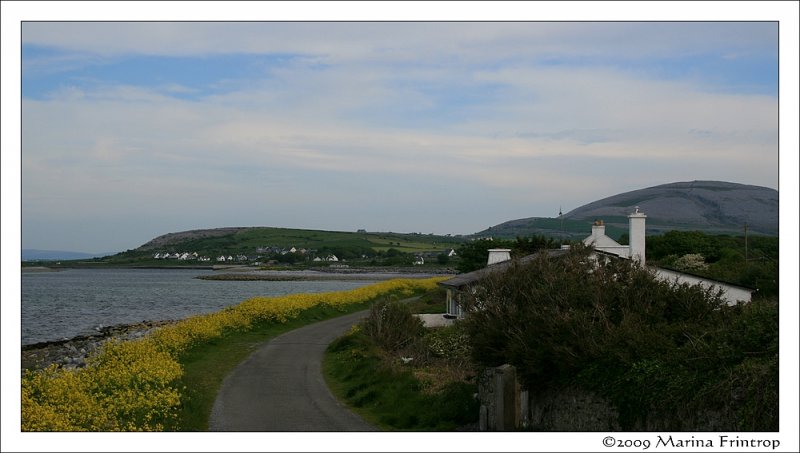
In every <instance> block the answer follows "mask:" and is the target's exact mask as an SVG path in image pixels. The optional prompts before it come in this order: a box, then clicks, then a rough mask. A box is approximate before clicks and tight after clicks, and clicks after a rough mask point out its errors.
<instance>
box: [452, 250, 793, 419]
mask: <svg viewBox="0 0 800 453" xmlns="http://www.w3.org/2000/svg"><path fill="white" fill-rule="evenodd" d="M590 253H591V250H590V249H585V248H582V247H573V249H572V250H571V251H570V252H569V253H568V254H567V255H566V256H564V257H561V258H557V259H555V258H548V256H547V255H546V254H541V255H538V256H537V257H536V259H534V260H532V261H531V262H529V263H527V264H524V265H522V264H519V263H516V264H513V265H512V266H511V267H510V268H509V269H508V271H507V272H505V273H503V274H494V275H490V276H489V277H487V278H486V279H485V280H484V281H482V282H481V283H480V286H479V287H475V288H474V290H473V291H472V292H471V294H469V296H468V297H467V301H466V308H467V311H468V314H467V317H466V319H465V321H464V323H463V324H464V327H465V328H466V329H467V331H468V332H469V335H470V340H471V347H472V351H473V353H472V356H473V359H474V360H475V361H477V362H478V363H481V364H483V365H485V366H498V365H501V364H503V363H510V364H512V365H514V366H516V367H517V369H518V373H519V375H520V378H521V380H522V381H523V383H524V384H525V385H526V386H528V387H529V388H531V389H535V390H537V391H544V390H546V389H554V390H557V389H559V388H564V387H567V386H569V385H574V384H577V385H579V386H583V387H584V388H587V389H590V390H593V391H596V392H598V393H600V394H601V395H603V396H605V397H607V398H609V399H610V400H611V401H612V403H613V404H614V405H616V406H617V407H618V409H619V411H620V422H621V424H622V426H623V428H625V429H632V428H633V427H634V426H636V422H637V421H641V420H642V419H644V418H646V417H647V416H648V414H653V413H655V414H659V415H660V416H664V417H667V419H669V420H670V422H671V423H673V428H678V429H691V428H692V426H685V424H684V420H682V417H681V414H685V413H687V412H686V411H691V410H694V411H695V412H699V411H703V410H710V409H715V410H716V409H720V408H724V411H723V412H726V411H727V413H735V414H736V415H735V420H734V421H733V422H730V423H729V425H728V426H730V429H738V427H745V426H746V427H749V428H756V427H759V429H764V428H765V427H771V428H768V429H777V415H775V417H774V418H772V417H771V415H769V413H768V412H767V413H765V412H764V411H765V410H768V409H767V407H768V402H773V401H774V402H775V403H776V404H777V380H774V381H770V379H772V378H774V377H776V376H777V374H776V373H777V353H778V351H777V325H778V321H777V320H778V316H777V303H775V302H771V303H770V302H753V303H750V304H745V305H737V306H733V307H729V306H727V305H725V304H724V303H723V302H722V300H721V298H720V293H718V292H714V291H712V290H709V289H703V288H702V287H700V286H690V285H686V284H677V283H670V282H665V281H661V280H658V279H656V278H655V277H654V276H653V275H652V274H651V273H650V272H649V271H647V270H646V269H642V268H640V267H638V266H636V265H633V264H632V263H631V262H630V261H627V260H611V261H608V262H605V263H603V262H601V263H596V262H595V261H594V260H593V259H592V258H591V256H590ZM468 293H470V292H468ZM756 359H757V360H756ZM732 373H736V378H735V379H734V378H733V376H734V375H733V374H732ZM734 388H735V389H740V390H737V392H738V394H741V395H742V399H739V400H736V399H733V400H732V399H731V398H730V391H731V389H734ZM723 389H727V390H728V391H727V392H726V391H725V390H723ZM757 390H758V391H757ZM726 395H728V396H727V397H726ZM771 410H772V411H773V412H775V413H776V412H777V409H774V408H773V409H771ZM762 419H766V420H768V421H766V422H764V421H762Z"/></svg>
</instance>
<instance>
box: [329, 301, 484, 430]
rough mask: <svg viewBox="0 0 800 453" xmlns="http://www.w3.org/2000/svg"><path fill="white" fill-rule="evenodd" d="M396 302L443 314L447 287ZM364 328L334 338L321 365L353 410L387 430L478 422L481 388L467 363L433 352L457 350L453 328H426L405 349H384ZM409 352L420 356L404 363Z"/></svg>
mask: <svg viewBox="0 0 800 453" xmlns="http://www.w3.org/2000/svg"><path fill="white" fill-rule="evenodd" d="M398 303H402V304H404V305H405V306H406V307H407V308H408V309H409V310H410V312H411V313H442V312H443V311H444V308H445V307H444V304H445V290H444V289H442V288H436V289H434V290H431V291H428V292H426V293H424V294H422V295H420V296H417V297H412V298H408V299H404V300H401V301H398ZM401 325H402V323H401ZM362 327H365V326H364V325H359V326H357V327H354V328H353V329H352V330H351V331H350V332H349V333H348V334H346V335H344V336H342V337H340V338H338V339H337V340H335V341H334V342H332V343H331V344H330V346H329V347H328V349H327V350H326V353H325V358H324V360H323V366H322V369H323V375H324V376H325V380H326V382H327V384H328V387H329V388H330V389H331V392H332V393H333V394H334V395H336V397H337V398H338V399H339V400H340V401H342V402H344V403H345V404H346V405H348V407H349V408H350V409H351V410H352V411H354V412H356V413H357V414H359V415H360V416H361V417H362V418H363V419H364V420H366V421H368V422H369V423H372V424H373V425H375V426H378V427H380V428H381V429H383V430H386V431H453V430H455V429H457V428H458V427H460V426H463V425H467V424H470V423H474V422H475V421H477V417H478V403H477V401H476V400H475V399H474V397H473V395H474V394H475V393H476V392H477V386H476V385H475V384H474V379H472V378H470V375H471V372H470V370H469V367H466V366H464V363H463V362H461V361H458V360H454V358H455V356H451V357H446V356H441V355H439V354H437V353H431V351H433V350H435V349H445V350H446V351H448V352H453V351H454V348H452V345H453V344H455V343H453V342H452V340H453V338H454V337H453V335H454V334H455V335H457V331H456V330H454V328H453V327H449V328H435V329H429V330H423V335H422V337H424V338H418V341H417V343H416V346H410V349H409V350H408V351H405V352H404V351H393V352H388V351H386V350H383V349H382V348H381V347H379V346H378V343H377V342H376V341H375V340H373V339H371V338H370V337H369V336H368V335H367V334H366V330H364V329H362ZM401 329H402V327H401ZM448 339H449V340H450V341H448ZM441 345H445V346H444V347H442V346H441ZM425 351H429V352H425ZM406 354H408V355H411V356H412V357H415V359H416V360H414V361H411V362H409V363H403V360H402V359H401V357H402V356H404V355H406Z"/></svg>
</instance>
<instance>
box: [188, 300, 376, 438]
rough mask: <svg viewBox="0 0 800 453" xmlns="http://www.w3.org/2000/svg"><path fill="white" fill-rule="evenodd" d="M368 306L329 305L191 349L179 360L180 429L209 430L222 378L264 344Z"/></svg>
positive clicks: (231, 334)
mask: <svg viewBox="0 0 800 453" xmlns="http://www.w3.org/2000/svg"><path fill="white" fill-rule="evenodd" d="M371 303H372V301H370V302H364V303H361V304H355V305H350V306H348V307H347V308H346V309H343V310H337V309H335V308H332V307H330V306H317V307H313V308H311V309H308V310H306V311H304V312H303V313H301V314H300V316H298V317H297V318H295V319H292V320H290V321H288V322H286V323H285V324H275V323H270V322H266V323H261V324H260V325H258V326H255V328H254V329H252V330H250V331H247V332H241V331H234V332H228V333H226V334H225V335H223V336H222V337H221V338H218V339H215V340H212V341H210V342H208V343H206V344H203V345H200V346H196V347H194V348H192V349H191V350H189V351H188V352H186V353H185V354H184V355H183V356H182V357H181V358H180V363H181V365H182V366H183V371H184V374H183V378H182V380H181V386H182V387H185V389H186V390H185V391H184V399H183V401H182V407H181V411H180V414H179V430H180V431H207V430H208V419H209V416H210V415H211V409H212V407H213V406H214V400H215V399H216V397H217V392H218V391H219V388H220V387H221V385H222V381H223V379H225V376H227V375H228V374H229V373H230V372H231V371H233V369H234V368H235V367H236V365H238V364H239V363H240V362H241V361H242V360H244V359H246V358H247V357H248V356H249V355H250V354H252V353H253V352H254V351H255V350H256V349H257V348H258V347H259V346H260V345H262V344H263V343H264V342H266V341H269V340H270V339H272V338H274V337H276V336H278V335H280V334H282V333H285V332H288V331H290V330H293V329H297V328H299V327H303V326H305V325H308V324H312V323H314V322H318V321H323V320H326V319H331V318H334V317H337V316H342V315H345V314H348V313H354V312H357V311H360V310H365V309H367V308H369V306H370V304H371Z"/></svg>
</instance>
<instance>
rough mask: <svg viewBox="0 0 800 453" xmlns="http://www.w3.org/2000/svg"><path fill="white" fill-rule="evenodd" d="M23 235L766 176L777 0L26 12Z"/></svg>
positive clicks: (773, 153)
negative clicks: (574, 7)
mask: <svg viewBox="0 0 800 453" xmlns="http://www.w3.org/2000/svg"><path fill="white" fill-rule="evenodd" d="M21 32H22V33H21V77H22V80H21V87H22V88H21V103H22V105H21V115H22V118H21V119H22V124H21V148H22V150H21V224H22V234H21V236H22V248H35V249H55V250H71V251H81V252H93V253H98V252H116V251H122V250H126V249H131V248H135V247H138V246H140V245H142V244H144V243H145V242H147V241H148V240H150V239H152V238H153V237H156V236H158V235H161V234H165V233H169V232H175V231H183V230H190V229H196V228H214V227H224V226H276V227H289V228H308V229H322V230H337V231H356V230H357V229H362V228H363V229H366V230H368V231H395V232H421V233H426V234H427V233H435V234H470V233H474V232H477V231H480V230H483V229H485V228H488V227H489V226H492V225H496V224H498V223H502V222H504V221H507V220H512V219H517V218H524V217H531V216H541V217H555V216H557V215H558V212H559V209H562V210H563V212H568V211H569V210H571V209H574V208H577V207H579V206H581V205H583V204H586V203H589V202H592V201H595V200H598V199H600V198H604V197H607V196H611V195H615V194H618V193H622V192H627V191H631V190H636V189H641V188H645V187H650V186H654V185H658V184H665V183H670V182H677V181H690V180H718V181H730V182H737V183H743V184H753V185H759V186H765V187H770V188H774V189H778V188H779V187H778V181H779V178H778V173H779V170H778V61H779V60H778V42H779V40H778V23H777V22H531V21H527V22H496V21H495V22H360V23H359V22H275V21H272V22H113V23H112V22H26V23H24V24H22V29H21Z"/></svg>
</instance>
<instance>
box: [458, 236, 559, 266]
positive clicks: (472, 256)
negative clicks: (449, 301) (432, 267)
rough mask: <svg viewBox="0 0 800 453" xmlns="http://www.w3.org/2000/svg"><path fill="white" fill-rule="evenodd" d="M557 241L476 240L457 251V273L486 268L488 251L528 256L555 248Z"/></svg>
mask: <svg viewBox="0 0 800 453" xmlns="http://www.w3.org/2000/svg"><path fill="white" fill-rule="evenodd" d="M559 244H560V243H559V241H557V240H555V239H553V238H549V237H545V236H530V237H517V238H516V240H513V241H512V240H507V239H477V240H474V241H470V242H468V243H466V244H464V245H462V246H461V248H459V249H458V257H459V260H458V265H457V266H456V269H458V271H459V272H471V271H474V270H477V269H480V268H483V267H486V262H487V260H488V258H489V249H498V248H499V249H511V256H512V257H522V256H525V255H530V254H532V253H535V252H536V251H538V250H543V249H552V248H557V247H558V245H559Z"/></svg>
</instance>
